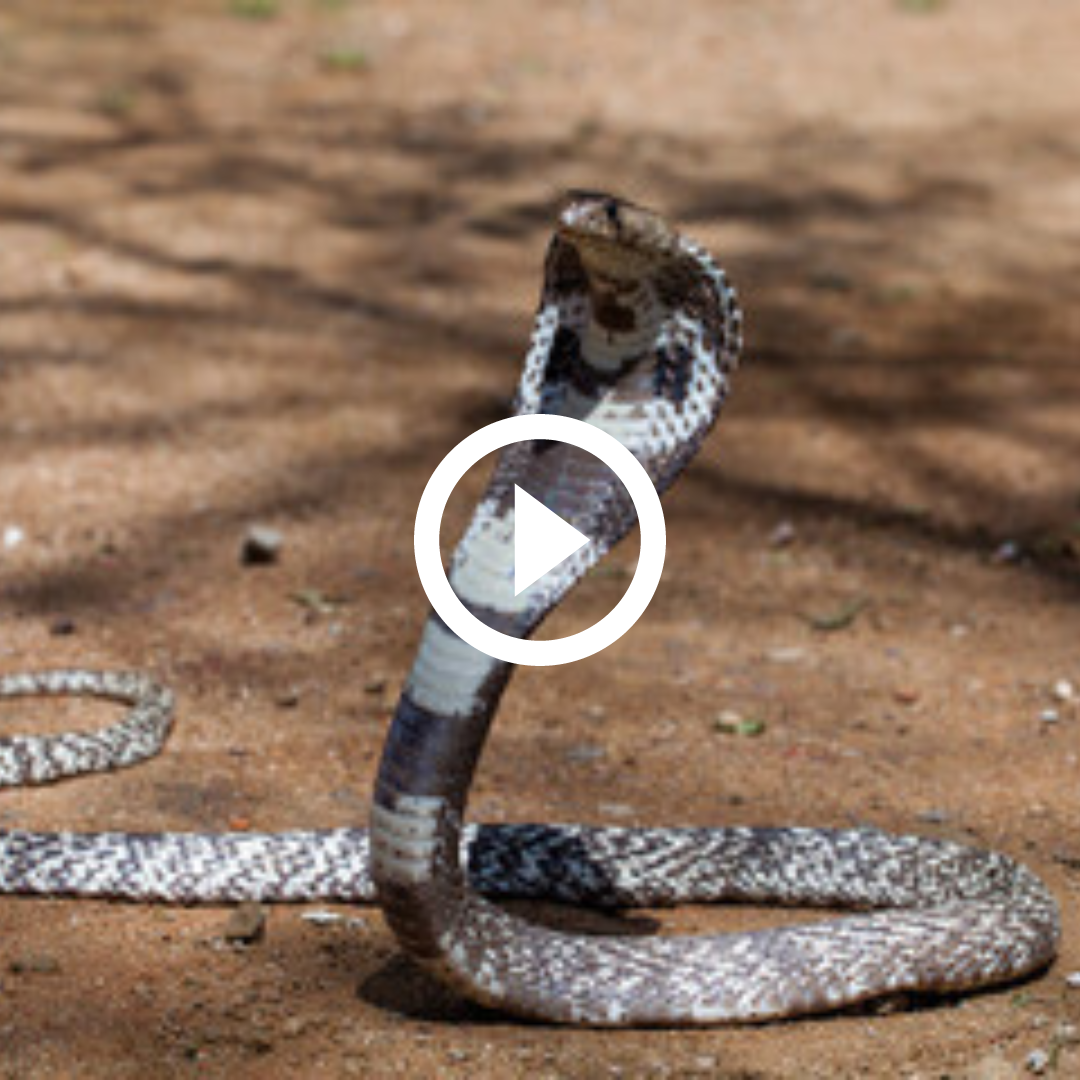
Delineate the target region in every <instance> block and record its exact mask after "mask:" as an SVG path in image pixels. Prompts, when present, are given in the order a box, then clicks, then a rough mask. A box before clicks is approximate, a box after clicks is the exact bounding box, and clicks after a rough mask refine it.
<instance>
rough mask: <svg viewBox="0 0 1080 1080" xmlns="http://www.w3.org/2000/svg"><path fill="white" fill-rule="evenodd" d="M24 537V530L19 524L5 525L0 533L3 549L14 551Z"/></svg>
mask: <svg viewBox="0 0 1080 1080" xmlns="http://www.w3.org/2000/svg"><path fill="white" fill-rule="evenodd" d="M25 539H26V530H25V529H23V528H22V527H21V526H19V525H6V526H5V527H4V531H3V533H2V534H0V540H2V542H3V545H4V550H5V551H14V550H15V549H16V548H17V547H18V546H19V545H20V544H21V543H22V542H23V541H24V540H25Z"/></svg>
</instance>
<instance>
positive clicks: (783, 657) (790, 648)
mask: <svg viewBox="0 0 1080 1080" xmlns="http://www.w3.org/2000/svg"><path fill="white" fill-rule="evenodd" d="M806 656H807V653H806V650H805V649H803V648H800V647H799V646H798V645H786V646H782V647H780V648H778V649H769V650H768V651H767V652H766V653H765V659H766V660H768V661H770V662H771V663H773V664H800V663H802V661H803V660H805V659H806Z"/></svg>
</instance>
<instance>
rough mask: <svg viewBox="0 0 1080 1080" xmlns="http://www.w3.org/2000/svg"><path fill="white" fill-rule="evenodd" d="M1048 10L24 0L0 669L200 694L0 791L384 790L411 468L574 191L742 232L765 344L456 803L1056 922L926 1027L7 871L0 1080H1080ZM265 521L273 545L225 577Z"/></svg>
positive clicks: (245, 795)
mask: <svg viewBox="0 0 1080 1080" xmlns="http://www.w3.org/2000/svg"><path fill="white" fill-rule="evenodd" d="M1078 39H1080V8H1078V6H1077V5H1075V4H1067V3H1060V2H1050V0H1041V2H1033V3H1029V4H1017V3H1015V2H1012V0H938V2H934V0H844V2H840V0H832V2H829V0H787V2H781V0H728V2H725V3H720V2H706V0H682V2H681V3H679V4H678V5H673V6H669V5H661V4H650V3H645V2H638V0H626V2H623V3H616V2H606V3H605V2H602V0H592V2H587V3H586V2H576V0H575V2H571V0H552V2H550V3H546V4H542V5H541V4H536V5H531V4H525V3H521V2H505V0H504V2H502V3H499V2H496V0H475V2H464V0H459V2H454V3H436V2H434V0H416V2H414V3H408V4H395V3H392V2H390V0H366V2H360V0H357V2H350V0H323V2H318V0H295V2H288V0H278V2H275V0H233V2H230V0H208V2H193V0H192V2H189V0H184V2H176V3H170V4H168V5H159V6H156V7H155V6H154V5H148V4H141V3H136V2H132V3H130V4H121V3H96V2H95V3H87V2H81V3H80V2H74V0H72V2H48V3H35V2H22V3H19V2H13V0H11V2H8V3H6V4H5V5H4V6H3V10H2V12H0V60H2V63H0V446H2V451H3V470H2V472H0V535H2V536H3V538H4V544H3V546H2V548H0V612H2V617H3V630H4V632H3V638H2V641H0V665H2V667H3V668H4V669H14V668H22V667H28V666H48V665H61V664H70V663H85V664H92V665H102V666H113V667H137V668H147V669H149V670H151V671H153V672H155V673H156V674H157V675H158V676H160V677H161V678H163V679H165V680H167V681H168V682H169V683H171V684H173V685H174V686H175V688H176V689H177V691H178V693H179V695H180V702H181V705H180V716H179V723H178V727H177V730H176V732H175V735H174V737H173V738H172V740H171V743H170V745H169V747H168V749H167V752H166V753H165V754H164V755H163V756H162V757H160V758H159V759H157V760H156V761H154V762H152V763H150V764H148V765H146V766H144V767H142V768H140V769H135V770H131V771H129V772H126V773H124V774H122V775H114V776H109V777H101V778H95V779H91V780H87V781H85V782H83V783H81V784H67V785H59V786H57V787H54V788H50V789H43V790H38V791H35V792H26V791H18V792H11V793H7V794H6V795H5V796H4V798H3V801H2V803H0V825H3V826H7V827H13V826H19V827H58V826H65V827H77V828H86V829H93V828H98V829H100V828H107V827H108V828H121V829H139V828H141V829H148V828H172V829H188V830H192V829H196V830H199V829H202V830H213V829H223V828H260V829H262V828H266V829H275V828H284V827H289V826H331V825H341V824H347V823H357V822H361V821H363V819H364V818H365V816H366V812H367V805H368V789H369V785H370V782H371V777H372V772H373V769H374V765H375V762H376V758H377V754H378V752H379V748H380V744H381V740H382V736H383V732H384V730H385V726H386V722H387V718H388V715H389V713H390V710H391V708H392V705H393V702H394V699H395V695H396V693H397V690H398V688H399V686H400V684H401V681H402V679H403V676H404V673H405V672H406V670H407V668H408V665H409V662H410V658H411V655H412V652H413V649H414V647H415V643H416V639H417V634H418V631H419V629H420V626H421V623H422V619H423V617H424V613H425V610H426V603H425V600H424V597H423V594H422V592H421V589H420V587H419V584H418V581H417V578H416V573H415V568H414V565H413V556H412V547H411V531H412V521H413V514H414V512H415V508H416V504H417V500H418V498H419V495H420V492H421V490H422V488H423V485H424V483H425V482H426V480H427V477H428V476H429V474H430V472H431V471H432V469H433V468H434V467H435V465H436V464H437V463H438V462H439V461H440V459H441V458H442V456H443V454H444V453H445V452H446V451H447V450H448V449H449V448H450V447H452V446H453V445H454V444H455V443H456V442H458V441H459V440H460V439H461V438H462V437H464V436H465V435H466V434H467V433H469V432H470V431H472V430H474V429H475V428H476V427H478V426H480V425H482V424H484V423H486V422H489V421H491V420H493V419H496V418H498V417H500V416H502V415H504V413H505V411H506V407H507V400H508V398H509V396H510V393H511V391H512V388H513V384H514V381H515V377H516V373H517V370H518V365H519V362H520V358H521V356H522V354H523V349H524V345H525V342H526V339H527V335H528V333H529V330H530V322H531V311H532V308H533V305H534V303H535V298H536V294H537V288H538V282H539V272H540V262H541V257H542V252H543V249H544V246H545V243H546V238H547V235H548V231H549V229H550V225H551V220H552V208H553V206H554V205H555V203H556V200H557V198H558V196H559V194H560V192H561V191H562V190H563V189H565V188H567V187H571V186H584V187H599V188H607V189H614V190H618V191H620V192H622V193H624V194H626V195H628V196H631V197H634V198H636V199H637V200H639V201H642V202H645V203H647V204H649V205H653V206H656V207H658V208H660V209H662V210H663V211H664V212H665V213H667V214H668V215H669V216H670V217H671V218H672V219H673V220H674V221H676V222H678V223H679V224H680V225H681V226H682V227H683V228H684V229H685V230H686V231H687V232H688V233H689V234H691V235H693V236H694V237H696V238H698V239H700V240H701V241H704V242H706V243H707V244H708V245H709V246H710V247H711V248H712V249H713V250H714V251H715V252H716V253H717V254H718V256H719V257H720V259H721V260H722V262H723V263H724V264H725V266H726V267H727V268H728V269H729V271H730V272H731V274H732V276H733V278H734V280H735V281H736V282H737V283H738V285H739V286H740V288H741V291H742V295H743V298H744V300H745V304H746V308H747V317H748V345H747V353H746V360H745V365H744V369H743V371H742V372H741V373H740V375H739V378H738V380H737V385H736V387H735V394H734V396H733V398H732V400H731V402H730V404H729V406H728V408H727V410H726V414H725V416H724V418H723V420H722V422H721V424H720V426H719V428H718V430H717V432H716V433H715V435H714V437H713V438H712V439H711V440H710V441H709V443H708V444H707V446H706V448H705V450H704V452H703V453H702V455H701V456H700V458H699V459H698V460H697V461H696V462H695V464H694V465H693V467H692V468H691V470H690V471H689V473H688V475H687V476H686V477H685V478H684V480H683V481H682V482H681V483H680V484H679V485H678V487H677V489H676V490H675V491H673V492H672V494H671V497H670V499H669V500H668V502H667V515H668V517H667V520H668V529H669V549H668V557H667V566H666V570H665V574H664V580H663V584H662V586H661V588H660V590H659V593H658V594H657V596H656V598H655V599H654V601H653V603H652V605H651V607H650V609H649V611H648V612H647V614H646V616H645V617H644V618H643V619H642V620H641V621H640V622H639V623H638V625H637V626H636V627H635V628H634V630H633V631H632V632H631V633H629V634H627V635H626V636H625V637H624V638H623V639H622V640H620V641H619V642H618V643H617V644H616V645H614V646H612V647H611V648H610V649H608V650H607V651H606V652H604V653H602V654H600V655H597V656H594V657H592V658H591V659H589V660H587V661H583V662H581V663H578V664H575V665H572V666H570V667H567V668H564V669H559V670H558V671H549V672H543V671H539V670H532V671H529V670H523V671H521V672H520V673H519V674H518V675H517V677H516V680H515V683H514V685H513V686H512V687H511V690H510V693H509V694H508V696H507V699H506V701H505V703H504V707H503V709H502V712H501V715H500V717H499V720H498V724H497V730H496V734H495V736H494V738H493V740H492V742H491V744H490V746H489V748H488V751H487V753H486V756H485V760H484V762H483V768H482V774H481V776H480V778H479V782H478V785H477V789H476V792H475V796H474V800H473V803H472V807H471V812H472V813H473V815H474V816H475V817H477V818H484V819H502V820H551V819H562V820H574V819H581V820H588V821H613V822H617V823H620V824H624V823H635V822H640V823H664V822H667V823H675V822H681V823H694V824H706V823H717V822H738V823H761V824H776V823H784V822H801V823H807V824H810V823H813V824H822V825H833V826H844V825H848V824H851V823H871V824H874V825H877V826H880V827H883V828H888V829H892V830H901V831H919V832H923V833H926V834H930V835H942V836H949V837H955V838H960V839H963V840H970V841H974V842H977V843H980V844H985V845H989V846H993V847H998V848H1001V849H1002V850H1005V851H1007V852H1010V853H1012V854H1013V855H1015V856H1018V857H1020V858H1022V859H1024V860H1026V861H1027V862H1029V863H1030V865H1031V866H1033V867H1034V868H1035V869H1036V870H1037V871H1038V872H1039V873H1040V874H1041V875H1043V876H1044V877H1045V879H1046V880H1047V882H1048V883H1049V884H1050V886H1051V887H1052V888H1053V890H1054V892H1055V893H1056V894H1057V896H1058V897H1059V898H1060V901H1061V905H1062V910H1063V921H1064V941H1063V946H1062V951H1061V956H1060V959H1059V960H1058V962H1057V963H1056V964H1055V965H1054V966H1053V967H1052V968H1050V970H1049V971H1047V972H1046V973H1044V974H1042V975H1040V976H1038V977H1036V978H1034V979H1032V980H1030V981H1028V982H1027V983H1026V984H1024V985H1022V986H1017V987H1011V988H1007V989H1003V990H1000V991H997V992H991V993H984V994H980V995H974V996H967V997H963V998H960V999H959V1000H955V1001H948V1002H938V1003H933V1004H931V1005H930V1006H929V1007H919V1008H917V1009H910V1010H900V1011H894V1012H891V1013H887V1014H881V1013H862V1014H857V1015H845V1016H839V1017H833V1018H827V1019H815V1020H809V1021H800V1022H796V1023H787V1024H779V1025H772V1026H764V1027H757V1028H750V1029H718V1030H706V1031H627V1032H614V1033H611V1032H608V1033H603V1032H596V1031H567V1030H557V1029H552V1028H546V1027H543V1026H537V1025H528V1024H523V1023H518V1022H515V1021H513V1020H508V1019H506V1018H504V1017H501V1016H495V1015H490V1014H488V1013H485V1012H483V1011H481V1010H479V1009H477V1008H473V1007H471V1006H469V1005H467V1004H463V1003H461V1002H460V1001H458V1000H457V999H455V998H454V997H453V996H452V995H450V994H448V993H446V992H444V991H443V990H441V989H440V988H439V987H437V986H436V985H434V984H433V983H432V982H431V981H429V979H428V978H427V977H425V976H424V975H422V974H421V973H420V972H418V971H417V970H416V969H415V968H413V967H412V966H411V965H410V964H409V963H408V962H406V961H404V960H403V959H402V958H401V956H400V953H399V951H398V949H397V948H396V946H395V943H394V941H393V940H392V938H391V936H390V935H389V933H388V931H387V929H386V927H385V926H384V923H383V921H382V918H381V916H380V915H379V914H378V912H376V911H372V910H365V909H357V910H355V911H350V910H348V909H339V910H342V911H343V914H345V915H347V916H348V919H349V921H343V922H339V923H337V924H335V925H330V926H320V925H316V924H313V923H312V922H310V921H307V920H305V919H304V918H303V915H304V908H302V907H291V908H278V909H274V910H272V911H271V912H270V913H269V919H268V925H267V932H266V937H265V939H264V940H263V941H262V942H260V943H257V944H253V945H250V946H247V947H232V946H229V945H227V944H225V943H224V942H223V930H224V928H225V924H226V921H227V918H228V914H229V913H228V911H227V910H225V909H223V908H207V909H200V910H191V909H177V908H165V907H152V906H134V905H122V904H108V903H99V902H77V901H60V900H37V899H10V900H5V901H4V902H3V903H2V904H0V923H2V927H3V929H2V933H0V1075H2V1076H3V1077H5V1078H12V1080H14V1078H19V1080H23V1078H39V1077H40V1078H47V1077H48V1078H52V1077H139V1078H145V1077H221V1076H224V1077H236V1078H246V1077H259V1078H264V1077H269V1078H274V1077H296V1076H303V1077H347V1076H359V1077H370V1078H372V1080H379V1078H383V1077H427V1076H431V1077H436V1076H437V1077H468V1078H470V1080H479V1078H482V1077H484V1078H486V1077H566V1078H582V1080H584V1078H600V1077H742V1078H749V1077H755V1078H756V1077H761V1078H766V1077H768V1078H772V1077H785V1078H786V1077H796V1078H803V1077H808V1078H814V1077H822V1078H832V1077H909V1078H914V1077H923V1078H927V1080H929V1078H940V1077H946V1076H947V1077H953V1078H961V1077H968V1078H982V1080H987V1078H991V1080H992V1078H1001V1077H1010V1076H1018V1075H1024V1074H1025V1071H1026V1069H1027V1065H1026V1064H1025V1063H1026V1061H1027V1059H1028V1057H1029V1055H1031V1054H1032V1053H1036V1054H1038V1053H1039V1052H1042V1053H1044V1054H1045V1055H1046V1056H1047V1063H1046V1074H1047V1075H1051V1076H1062V1077H1067V1076H1073V1077H1075V1076H1080V1046H1077V1045H1075V1043H1076V1041H1077V1038H1078V1035H1077V1025H1080V991H1078V990H1070V989H1069V987H1068V985H1067V983H1066V976H1067V975H1068V974H1069V973H1070V972H1073V971H1076V970H1077V969H1080V917H1078V915H1077V905H1076V899H1077V892H1078V890H1080V869H1078V868H1080V835H1078V832H1077V824H1078V822H1080V786H1078V784H1077V778H1076V773H1077V736H1078V731H1080V707H1078V706H1077V704H1076V703H1075V702H1073V701H1072V700H1070V694H1069V686H1066V685H1058V686H1057V693H1056V695H1055V685H1056V684H1059V683H1061V682H1062V681H1063V680H1064V681H1065V682H1068V683H1071V684H1073V685H1076V686H1080V658H1078V655H1077V641H1078V639H1080V610H1078V607H1077V600H1078V597H1080V562H1078V553H1080V533H1078V528H1080V472H1078V470H1077V455H1078V452H1080V427H1078V418H1080V366H1078V361H1077V355H1076V354H1077V349H1078V348H1080V285H1078V281H1080V273H1078V272H1080V128H1078V126H1077V123H1076V108H1077V102H1078V99H1080V67H1078V66H1077V63H1076V42H1077V40H1078ZM478 484H479V477H470V479H469V481H468V483H467V484H466V489H467V490H466V494H469V493H471V494H475V493H476V491H477V490H478V488H477V485H478ZM465 501H467V500H465ZM463 506H464V503H463ZM455 514H456V516H455V519H454V521H453V522H450V523H449V526H450V527H459V526H460V524H461V522H462V521H463V514H464V509H461V510H460V511H455ZM253 523H263V524H267V525H270V526H273V527H275V528H277V529H279V530H280V531H281V532H282V534H283V536H284V541H285V543H284V549H283V552H282V557H281V560H280V562H279V563H278V564H276V565H273V566H269V567H264V568H245V567H242V566H241V565H240V563H239V560H238V556H237V552H238V548H239V544H240V540H241V537H242V536H243V534H244V531H245V529H246V528H248V527H249V526H250V525H251V524H253ZM632 562H633V550H632V546H631V548H630V549H629V550H627V551H625V552H617V553H616V554H614V555H613V556H612V557H611V559H610V560H609V563H610V565H609V567H608V569H607V570H606V571H605V572H604V573H601V574H597V575H595V576H594V577H593V579H592V580H591V581H590V582H589V583H588V584H587V585H586V587H584V588H582V589H581V590H579V593H578V595H576V596H575V597H574V598H573V599H572V600H571V601H570V602H568V603H567V605H566V609H567V610H566V612H565V614H563V613H560V615H559V616H557V621H556V624H555V626H554V627H553V632H554V631H557V630H558V627H559V625H564V626H565V625H569V622H571V621H573V622H581V621H583V620H586V619H589V620H591V619H593V618H596V617H599V616H600V615H601V614H603V613H604V612H605V611H606V610H608V609H609V608H610V607H611V605H612V603H613V602H614V601H615V599H616V598H617V596H618V595H619V592H620V590H621V589H622V588H623V587H624V586H625V580H626V577H627V574H628V571H629V569H630V567H631V565H632ZM558 620H568V621H566V622H562V623H560V622H559V621H558ZM1058 699H1061V700H1058ZM725 710H728V711H730V712H733V713H735V714H737V715H738V716H739V717H741V718H742V719H743V720H749V721H752V723H751V724H749V725H744V726H743V728H742V730H743V731H745V730H746V728H747V726H748V727H749V728H750V730H756V731H759V733H758V734H757V735H756V736H752V735H748V734H741V735H740V734H738V733H733V732H731V731H730V730H727V731H725V730H723V728H724V726H725V725H724V724H723V723H721V724H720V725H719V726H718V722H717V718H718V716H719V714H720V713H722V712H723V711H725ZM1048 710H1052V711H1048ZM109 715H111V714H110V712H109V710H108V709H107V708H104V707H94V706H90V707H88V706H87V705H85V704H78V705H77V706H74V705H73V706H70V707H69V706H67V705H63V704H53V705H47V704H44V703H34V704H22V705H20V706H19V707H15V706H14V705H10V706H5V707H4V708H3V710H2V716H0V718H2V722H3V725H4V730H5V731H15V730H25V729H28V728H29V729H34V730H41V731H45V730H55V729H59V728H61V727H63V726H65V725H70V724H72V723H76V722H77V723H80V724H89V723H91V721H100V720H104V719H106V718H107V717H108V716H109ZM737 726H738V725H736V727H737ZM542 914H544V913H542ZM546 914H547V915H548V916H549V917H550V915H551V913H550V912H548V913H546ZM779 917H781V916H778V915H776V914H775V913H767V912H760V911H757V912H750V913H743V912H738V911H734V910H728V911H723V912H717V911H711V910H705V909H695V910H688V911H679V912H675V913H659V912H655V913H654V912H647V913H643V914H640V915H635V916H634V918H635V919H636V920H637V921H636V922H632V923H630V924H629V925H630V928H631V929H637V930H642V929H645V930H647V929H649V928H650V927H657V926H658V927H659V928H660V929H662V930H663V931H665V932H666V931H674V930H686V929H703V928H717V927H728V926H742V925H747V924H749V923H753V924H755V925H758V924H761V923H762V922H763V921H769V920H771V919H776V918H779ZM786 917H791V916H790V914H789V915H788V916H786ZM618 925H619V921H618V920H611V921H610V922H605V923H603V925H601V926H600V929H611V928H613V927H617V926H618Z"/></svg>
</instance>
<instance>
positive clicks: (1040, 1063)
mask: <svg viewBox="0 0 1080 1080" xmlns="http://www.w3.org/2000/svg"><path fill="white" fill-rule="evenodd" d="M1024 1068H1025V1069H1027V1071H1028V1072H1029V1073H1032V1074H1033V1075H1035V1076H1042V1075H1043V1073H1045V1072H1046V1070H1047V1069H1048V1068H1050V1055H1049V1054H1048V1053H1047V1052H1046V1051H1045V1050H1032V1051H1031V1053H1030V1054H1028V1056H1027V1057H1026V1058H1024Z"/></svg>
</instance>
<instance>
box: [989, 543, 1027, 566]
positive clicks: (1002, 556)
mask: <svg viewBox="0 0 1080 1080" xmlns="http://www.w3.org/2000/svg"><path fill="white" fill-rule="evenodd" d="M1023 553H1024V552H1023V548H1021V547H1020V545H1019V543H1017V541H1015V540H1006V541H1005V542H1004V543H1003V544H999V545H998V546H997V547H996V548H995V549H994V554H993V555H991V556H990V559H991V561H992V562H996V563H1014V562H1018V561H1019V559H1020V556H1021V555H1022V554H1023Z"/></svg>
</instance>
